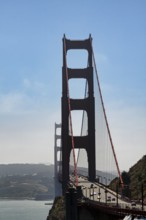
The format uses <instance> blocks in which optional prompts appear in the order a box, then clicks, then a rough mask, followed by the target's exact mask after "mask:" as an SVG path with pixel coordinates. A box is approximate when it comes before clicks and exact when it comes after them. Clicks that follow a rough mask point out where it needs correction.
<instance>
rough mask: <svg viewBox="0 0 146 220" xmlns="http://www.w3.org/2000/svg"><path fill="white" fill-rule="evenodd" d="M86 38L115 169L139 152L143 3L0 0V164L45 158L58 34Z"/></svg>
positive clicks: (57, 84) (145, 48)
mask: <svg viewBox="0 0 146 220" xmlns="http://www.w3.org/2000/svg"><path fill="white" fill-rule="evenodd" d="M64 33H65V34H66V37H67V38H69V39H85V38H88V36H89V34H90V33H91V34H92V37H93V46H94V51H95V56H96V63H97V68H98V72H99V77H100V83H101V88H102V92H103V98H104V102H105V108H106V112H107V116H108V120H109V124H110V128H111V134H112V138H113V142H114V145H115V150H116V153H117V157H118V160H119V165H120V167H121V169H129V168H130V166H132V165H133V164H134V163H135V162H136V161H137V160H139V159H140V158H141V157H142V156H143V155H144V154H146V1H145V0H119V1H117V0H110V1H109V0H92V1H89V0H74V1H67V0H62V1H61V0H52V1H51V0H0V163H27V162H28V163H37V162H46V163H47V162H51V163H53V159H54V158H53V151H54V123H55V122H59V123H60V120H61V119H60V118H61V117H60V114H61V106H60V105H61V102H60V100H61V93H62V91H61V90H62V88H61V85H62V84H61V80H62V79H61V74H62V72H61V71H62V37H63V34H64Z"/></svg>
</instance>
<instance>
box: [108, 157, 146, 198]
mask: <svg viewBox="0 0 146 220" xmlns="http://www.w3.org/2000/svg"><path fill="white" fill-rule="evenodd" d="M122 178H123V182H124V186H125V187H124V190H123V195H124V196H127V197H129V198H130V199H135V200H141V198H142V190H143V193H144V198H145V199H146V155H145V156H143V157H142V158H141V159H140V160H139V161H138V162H137V163H136V164H135V165H134V166H132V167H131V168H130V169H129V171H128V172H126V171H124V172H123V173H122ZM119 182H120V181H119V178H116V179H114V180H113V181H112V182H111V184H110V188H112V189H114V190H115V191H116V190H117V187H118V189H119V190H120V188H121V186H120V184H119ZM142 188H143V189H142Z"/></svg>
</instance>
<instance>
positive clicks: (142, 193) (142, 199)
mask: <svg viewBox="0 0 146 220" xmlns="http://www.w3.org/2000/svg"><path fill="white" fill-rule="evenodd" d="M145 183H146V181H144V182H142V184H141V203H142V204H141V205H142V206H141V209H142V211H143V210H144V185H145Z"/></svg>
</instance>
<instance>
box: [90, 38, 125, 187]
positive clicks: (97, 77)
mask: <svg viewBox="0 0 146 220" xmlns="http://www.w3.org/2000/svg"><path fill="white" fill-rule="evenodd" d="M89 38H90V43H91V49H92V55H93V65H94V68H95V73H96V79H97V84H98V89H99V95H100V99H101V104H102V108H103V114H104V118H105V123H106V127H107V131H108V135H109V139H110V143H111V147H112V152H113V155H114V159H115V163H116V167H117V171H118V175H119V178H120V182H121V186H122V188H124V182H123V179H122V176H121V172H120V168H119V164H118V160H117V157H116V152H115V149H114V144H113V141H112V137H111V132H110V129H109V124H108V120H107V116H106V111H105V107H104V102H103V97H102V93H101V87H100V82H99V76H98V72H97V67H96V62H95V56H94V51H93V46H92V38H91V35H90V36H89Z"/></svg>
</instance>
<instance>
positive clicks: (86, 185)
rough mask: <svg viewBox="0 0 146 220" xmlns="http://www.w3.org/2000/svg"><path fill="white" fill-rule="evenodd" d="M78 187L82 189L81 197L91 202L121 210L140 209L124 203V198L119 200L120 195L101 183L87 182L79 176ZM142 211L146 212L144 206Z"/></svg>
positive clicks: (138, 205)
mask: <svg viewBox="0 0 146 220" xmlns="http://www.w3.org/2000/svg"><path fill="white" fill-rule="evenodd" d="M78 185H79V186H81V187H82V192H83V195H84V196H85V197H86V198H88V199H90V200H92V201H95V202H98V203H99V202H100V203H104V204H106V205H108V206H110V207H114V206H115V207H119V208H122V209H132V210H141V209H142V206H141V205H140V204H133V203H132V202H131V201H126V200H125V199H124V198H121V195H120V194H117V193H116V192H114V191H112V190H110V189H109V188H107V187H105V186H104V185H103V184H101V183H98V182H94V183H92V182H89V181H88V180H87V178H86V177H83V176H79V178H78ZM143 211H146V206H144V207H143Z"/></svg>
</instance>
